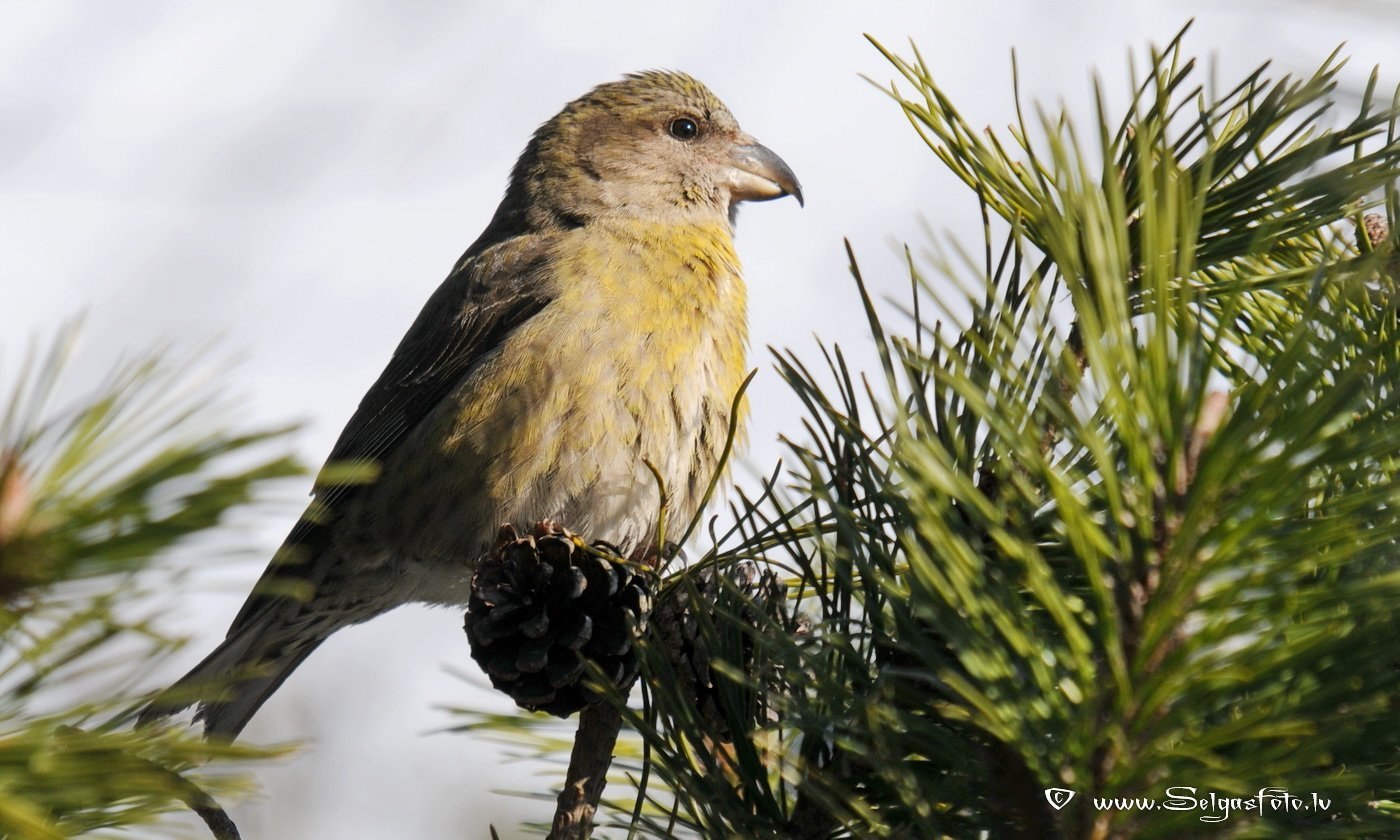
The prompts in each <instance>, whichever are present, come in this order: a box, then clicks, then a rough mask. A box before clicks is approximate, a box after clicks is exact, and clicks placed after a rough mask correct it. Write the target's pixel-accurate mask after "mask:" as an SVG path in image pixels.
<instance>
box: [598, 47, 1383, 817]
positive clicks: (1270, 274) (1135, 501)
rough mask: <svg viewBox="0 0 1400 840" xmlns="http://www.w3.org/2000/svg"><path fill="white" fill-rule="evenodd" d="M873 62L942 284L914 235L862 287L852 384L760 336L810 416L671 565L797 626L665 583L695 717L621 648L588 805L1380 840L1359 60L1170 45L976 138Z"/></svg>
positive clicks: (1377, 532) (1378, 618)
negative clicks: (761, 591)
mask: <svg viewBox="0 0 1400 840" xmlns="http://www.w3.org/2000/svg"><path fill="white" fill-rule="evenodd" d="M877 47H878V45H877ZM880 49H881V51H882V52H884V53H885V55H886V56H887V57H888V58H889V60H890V61H891V63H892V64H893V66H894V67H895V69H896V70H897V71H898V73H899V75H900V77H901V79H900V81H899V83H898V84H895V85H892V86H891V87H890V88H889V93H890V95H891V96H893V98H894V100H895V103H896V104H897V105H898V106H899V108H901V109H902V111H903V113H904V114H905V115H906V116H907V117H908V118H909V121H910V123H911V124H912V125H913V126H914V128H915V129H916V130H917V131H918V132H919V134H920V135H921V136H922V137H923V138H924V139H925V140H926V141H927V143H928V145H929V147H930V148H931V149H932V150H933V152H934V153H935V154H937V155H938V156H939V158H940V159H941V160H942V161H943V162H944V163H946V164H947V166H948V167H949V168H950V169H952V170H953V171H954V172H955V173H956V174H957V175H958V176H959V177H960V178H961V179H962V180H963V181H964V182H965V183H966V184H967V185H968V187H969V188H970V190H971V196H970V198H971V201H970V205H972V203H973V202H975V205H972V206H980V208H981V212H982V214H983V218H984V220H985V229H986V243H985V248H984V250H983V255H982V259H981V261H980V262H981V264H980V265H977V264H973V265H970V266H965V267H955V266H943V267H942V270H943V271H944V272H946V273H948V274H949V275H950V276H949V278H948V279H952V280H956V281H957V285H960V287H962V288H966V289H972V290H973V291H972V292H971V293H969V294H968V295H967V298H966V300H953V299H950V298H948V297H947V294H946V292H943V291H941V290H943V289H946V288H948V287H949V284H947V283H944V284H941V285H938V286H934V285H931V284H926V283H925V282H924V281H923V279H922V277H921V270H920V269H919V267H918V265H917V264H916V263H915V261H913V260H911V263H910V266H911V274H912V275H913V279H914V287H915V288H914V294H913V299H912V302H911V306H910V307H909V310H908V313H907V315H908V320H907V322H905V321H904V319H903V318H901V322H902V323H904V326H903V327H902V328H900V329H895V328H893V327H891V326H890V325H889V324H888V323H882V320H881V318H879V317H878V316H877V315H876V308H875V306H874V305H873V304H872V303H871V301H870V299H869V297H868V296H866V297H865V298H864V299H865V301H866V304H867V312H868V314H869V320H870V326H871V330H872V336H873V339H874V341H875V342H876V344H877V346H878V347H879V349H880V353H881V359H882V364H881V368H880V370H878V371H875V372H874V373H875V376H874V380H875V381H874V382H871V381H868V380H867V378H866V377H864V376H859V375H857V374H855V373H853V372H852V371H850V370H849V369H848V366H847V364H846V362H845V360H844V358H843V356H842V354H841V352H840V351H839V349H831V350H830V351H829V352H827V354H826V367H827V370H826V371H823V372H821V373H820V374H818V373H816V372H813V371H811V370H809V369H808V368H807V367H806V366H804V364H803V362H802V361H800V360H799V359H798V357H797V356H795V355H793V354H791V353H785V354H783V355H782V356H781V358H780V359H779V365H780V368H781V370H782V373H783V375H784V376H785V377H786V379H787V381H788V383H789V384H790V385H791V387H792V388H794V389H795V391H796V392H797V393H798V394H799V395H800V396H801V397H802V399H803V401H804V402H805V404H806V407H807V417H806V420H805V427H806V430H807V433H808V435H807V438H808V439H807V440H806V442H804V443H800V444H798V443H794V444H792V452H793V455H794V456H795V458H794V460H795V464H794V465H792V466H790V467H788V468H786V469H784V470H780V471H779V472H776V473H775V474H774V475H773V477H772V480H771V481H770V482H769V484H768V486H767V487H766V490H765V492H764V493H763V494H762V495H761V496H760V497H758V498H753V499H749V498H742V497H741V498H739V499H738V500H737V501H736V503H735V512H736V514H737V519H738V523H739V524H738V525H737V526H736V530H735V532H734V533H733V534H732V535H730V537H729V538H727V539H725V540H721V541H720V545H721V548H719V549H717V550H714V551H712V552H710V554H708V555H707V556H706V557H705V558H704V559H703V560H702V561H701V563H700V564H699V565H701V566H714V567H716V568H718V569H726V568H729V567H731V566H733V564H734V563H736V562H737V561H740V560H744V559H754V560H758V561H760V562H761V563H764V564H767V566H768V567H769V568H776V569H780V570H781V571H782V573H783V574H784V575H785V576H786V577H787V578H788V582H789V595H790V599H791V601H790V603H791V604H792V605H793V606H794V607H795V608H796V609H797V610H798V611H799V612H800V613H801V615H800V616H799V615H796V614H794V613H793V612H792V611H788V612H786V613H782V612H778V613H775V612H774V611H772V610H767V611H764V610H755V609H752V608H750V607H751V604H750V602H748V601H746V600H745V599H744V595H743V593H739V592H735V593H732V595H733V597H728V598H720V599H718V602H717V605H716V606H712V607H708V608H705V607H704V606H703V605H701V604H698V603H697V604H696V605H695V606H696V609H697V612H698V613H700V614H701V617H700V618H699V619H698V621H699V623H700V624H701V625H702V630H703V633H704V634H706V635H707V636H708V637H709V639H710V645H709V649H710V650H711V651H712V652H714V654H715V659H716V662H715V664H714V666H713V670H714V673H715V674H716V679H715V686H716V693H717V695H718V696H719V697H721V698H724V702H723V703H722V704H721V705H722V706H723V707H724V709H725V710H726V711H725V714H726V715H727V719H726V722H727V726H724V727H720V729H722V730H723V731H724V732H725V733H726V735H727V736H732V741H728V742H725V741H724V740H723V739H721V738H719V737H718V736H717V734H716V732H717V728H716V727H715V725H714V722H713V720H712V719H711V718H707V717H706V716H705V715H702V714H700V713H698V712H697V710H696V708H695V700H694V696H693V692H687V691H685V690H683V685H684V681H682V680H677V679H675V678H674V674H675V670H676V667H677V666H676V663H675V656H674V652H672V651H668V650H666V649H665V648H664V646H662V645H660V644H657V643H655V642H653V643H652V644H650V645H648V646H647V647H646V650H645V653H644V674H649V676H644V683H645V686H646V692H645V697H646V703H645V707H644V709H643V710H640V711H638V710H633V711H631V712H630V715H631V720H630V723H631V725H632V726H633V727H634V728H635V730H636V731H637V733H639V735H640V744H641V747H640V752H637V753H635V754H633V755H631V756H630V757H625V758H623V759H620V760H619V764H620V766H621V769H623V770H626V771H628V778H629V780H630V782H631V783H633V784H634V786H635V788H634V789H635V790H637V791H639V794H638V800H637V803H638V804H637V805H636V806H635V807H632V806H630V805H629V804H628V803H625V802H624V803H619V804H618V805H617V807H618V808H620V811H614V812H613V815H614V822H615V824H619V825H625V826H630V827H631V829H632V831H634V832H639V833H641V834H645V835H650V836H672V835H675V834H685V833H687V832H689V833H691V834H693V835H695V836H700V837H707V838H708V837H746V838H764V837H770V838H793V837H800V838H826V837H859V838H873V837H890V838H906V837H919V838H929V837H943V836H948V837H976V836H992V837H1043V836H1054V837H1065V838H1128V837H1134V838H1151V837H1162V838H1172V837H1185V836H1192V837H1201V836H1215V835H1231V836H1289V837H1294V836H1310V837H1325V836H1347V837H1354V836H1364V835H1371V836H1381V835H1386V836H1391V835H1393V833H1394V832H1396V831H1400V824H1397V822H1396V818H1395V814H1396V811H1397V807H1396V806H1395V805H1394V804H1392V803H1391V800H1392V799H1393V798H1395V796H1396V791H1397V789H1400V760H1398V759H1400V751H1398V750H1400V716H1398V715H1397V712H1396V702H1397V697H1400V658H1398V657H1397V655H1396V653H1395V639H1396V638H1400V610H1397V607H1400V562H1397V540H1398V539H1400V519H1398V518H1397V514H1396V502H1397V494H1396V489H1395V485H1394V481H1393V479H1394V476H1395V473H1396V468H1397V461H1396V453H1397V452H1400V423H1398V422H1397V411H1400V387H1397V386H1400V382H1397V377H1400V343H1397V341H1396V331H1397V328H1400V320H1397V303H1396V295H1395V292H1396V285H1397V283H1400V268H1397V258H1396V250H1395V249H1396V242H1397V238H1396V236H1395V235H1394V234H1393V233H1391V232H1390V231H1392V230H1393V229H1394V228H1393V226H1391V225H1388V221H1389V222H1393V221H1394V220H1395V219H1396V218H1397V216H1400V196H1397V177H1400V135H1397V116H1400V108H1397V105H1396V103H1395V102H1380V101H1378V100H1377V97H1376V90H1375V88H1376V83H1375V81H1374V79H1373V81H1372V83H1371V86H1370V87H1369V88H1368V89H1367V90H1366V91H1365V94H1364V96H1363V98H1362V102H1361V105H1360V107H1359V108H1357V109H1356V111H1355V113H1354V114H1347V115H1340V116H1339V115H1337V114H1336V113H1335V111H1336V110H1337V106H1335V105H1333V104H1332V102H1333V99H1332V97H1333V94H1334V92H1335V90H1336V84H1337V72H1338V69H1339V67H1340V63H1339V62H1338V61H1336V60H1329V61H1328V62H1327V63H1326V64H1325V65H1324V66H1323V67H1322V68H1321V69H1320V70H1319V71H1318V72H1317V73H1316V74H1314V75H1312V76H1311V77H1308V78H1303V79H1294V78H1290V77H1284V78H1280V79H1272V78H1270V77H1269V76H1268V75H1267V72H1266V69H1264V68H1261V69H1260V70H1258V71H1256V72H1255V73H1253V74H1251V75H1250V76H1249V77H1248V78H1246V79H1245V80H1244V81H1242V82H1241V83H1240V84H1239V85H1238V86H1236V87H1234V88H1233V89H1231V90H1229V92H1227V93H1225V94H1224V95H1221V96H1213V95H1210V94H1208V93H1207V92H1206V90H1204V89H1203V88H1202V87H1201V86H1200V84H1199V83H1198V82H1197V81H1196V78H1197V76H1198V75H1199V73H1197V72H1196V68H1195V66H1194V62H1192V61H1189V60H1186V59H1185V58H1184V57H1183V53H1182V49H1181V43H1180V36H1178V37H1177V39H1176V40H1173V41H1172V42H1171V43H1170V44H1169V45H1168V46H1167V48H1166V49H1165V50H1163V51H1161V52H1154V53H1153V55H1152V60H1151V62H1150V66H1149V67H1148V72H1147V75H1146V78H1145V79H1144V80H1142V81H1141V82H1140V83H1139V82H1135V83H1134V85H1133V91H1134V96H1133V98H1132V101H1131V106H1130V107H1129V108H1128V113H1127V114H1126V116H1124V117H1122V118H1110V117H1109V115H1108V113H1107V110H1108V106H1107V105H1105V104H1103V102H1104V100H1103V99H1102V97H1101V98H1100V100H1099V101H1100V106H1099V112H1098V115H1097V119H1096V120H1095V121H1094V123H1093V124H1092V125H1091V126H1090V128H1089V131H1088V132H1087V133H1083V132H1078V131H1076V129H1075V128H1074V126H1073V125H1072V124H1071V122H1070V121H1069V119H1068V118H1066V117H1064V116H1061V115H1041V116H1039V117H1038V118H1037V119H1036V120H1035V121H1034V122H1030V123H1028V122H1027V121H1025V120H1024V119H1023V118H1022V117H1021V116H1020V115H1018V117H1017V119H1018V127H1017V128H1016V129H1015V130H1014V131H1012V133H1011V135H1010V136H1009V137H998V136H997V135H995V134H992V133H989V132H983V131H979V130H974V129H973V128H972V127H971V126H969V125H968V124H966V123H965V122H964V121H963V120H962V119H961V118H960V117H959V116H958V113H957V111H956V110H955V108H954V107H953V104H952V102H951V101H950V99H949V98H948V96H947V95H946V94H945V93H944V92H943V91H942V90H941V89H940V88H939V87H938V86H937V84H936V83H935V81H934V79H933V77H932V73H931V71H930V69H929V67H928V66H927V65H926V64H925V63H924V62H923V60H922V59H921V58H919V57H918V55H917V53H915V56H914V58H913V59H912V60H908V59H904V58H900V57H898V56H896V55H895V54H893V53H891V52H888V51H886V50H884V48H883V47H880ZM1387 220H1388V221H1387ZM1358 231H1360V233H1358ZM852 271H853V273H854V274H855V276H856V279H857V281H858V282H860V279H861V278H860V273H859V271H858V269H857V268H856V267H855V263H854V260H853V261H852ZM864 288H865V287H864V284H861V289H862V295H863V296H864V294H865V293H864ZM930 309H933V310H938V311H941V312H944V313H947V312H958V311H968V310H969V309H970V311H971V313H972V314H971V315H970V316H969V317H967V318H964V319H963V320H962V322H960V323H957V324H956V325H955V326H954V328H945V327H943V326H941V325H940V324H937V323H930V322H929V321H928V320H927V317H926V313H927V312H928V311H929V310H930ZM692 574H694V569H693V568H692V569H690V570H685V571H683V572H680V573H678V574H677V575H675V576H674V578H673V584H672V585H673V587H675V588H677V589H678V590H684V589H685V588H686V587H689V588H690V590H691V591H692V592H694V591H695V590H694V586H693V585H692V584H690V583H689V576H690V575H692ZM618 702H621V699H620V698H619V699H618ZM1050 789H1061V792H1059V793H1055V792H1053V791H1052V792H1050V793H1047V791H1048V790H1050ZM1261 789H1281V790H1283V791H1286V792H1287V793H1286V794H1284V793H1279V792H1277V791H1276V792H1273V793H1270V794H1267V795H1266V796H1263V797H1260V796H1258V795H1257V794H1258V792H1259V791H1260V790H1261ZM1070 791H1072V792H1073V794H1074V795H1073V796H1072V797H1070V796H1069V795H1068V792H1070ZM613 792H614V793H615V792H616V788H614V789H613ZM984 832H985V833H984Z"/></svg>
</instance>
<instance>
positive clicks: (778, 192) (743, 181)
mask: <svg viewBox="0 0 1400 840" xmlns="http://www.w3.org/2000/svg"><path fill="white" fill-rule="evenodd" d="M729 165H730V168H729V200H730V202H731V203H738V202H740V201H768V200H769V199H773V198H782V197H783V196H785V195H790V196H792V197H793V198H795V199H797V203H798V204H799V205H800V204H802V185H801V184H799V183H797V176H796V175H794V174H793V172H792V169H790V168H789V167H788V165H787V164H786V163H784V162H783V159H782V158H780V157H778V156H777V155H776V154H774V153H773V150H772V149H769V148H768V147H767V146H763V145H760V144H758V143H756V142H754V140H753V138H752V137H743V138H741V139H740V143H739V145H737V146H735V147H734V148H733V150H732V151H731V152H730V155H729Z"/></svg>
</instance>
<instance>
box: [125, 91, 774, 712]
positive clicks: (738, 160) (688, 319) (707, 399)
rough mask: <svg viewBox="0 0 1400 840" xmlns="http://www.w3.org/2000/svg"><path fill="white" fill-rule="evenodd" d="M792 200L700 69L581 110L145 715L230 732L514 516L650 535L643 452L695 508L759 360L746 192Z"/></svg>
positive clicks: (448, 576)
mask: <svg viewBox="0 0 1400 840" xmlns="http://www.w3.org/2000/svg"><path fill="white" fill-rule="evenodd" d="M784 195H792V196H794V197H796V198H797V200H798V201H799V202H801V200H802V192H801V188H800V186H799V185H798V182H797V178H796V176H794V175H793V172H792V170H791V169H789V168H788V166H787V164H785V163H784V162H783V161H782V159H781V158H779V157H778V156H777V155H776V154H774V153H773V152H771V151H770V150H768V149H767V148H765V147H764V146H761V145H759V144H758V143H757V142H756V141H755V140H754V139H753V138H752V137H750V136H748V135H747V134H744V133H743V132H742V131H741V130H740V129H739V124H738V123H737V122H736V121H735V119H734V117H733V116H732V115H731V114H730V113H729V110H728V109H727V108H725V106H724V104H723V103H721V102H720V101H719V99H717V98H716V97H715V96H714V94H712V93H711V92H710V91H709V90H708V89H707V88H706V87H705V86H704V85H702V84H701V83H700V82H698V81H696V80H695V79H693V78H691V77H690V76H687V75H684V74H682V73H674V72H658V71H653V72H646V73H639V74H635V75H631V76H628V77H626V78H624V79H622V80H621V81H617V82H613V83H609V84H604V85H601V86H599V87H597V88H595V89H593V90H592V91H590V92H589V93H587V94H585V95H584V96H582V97H581V98H579V99H577V100H575V101H573V102H571V103H569V104H568V105H567V106H566V107H565V108H564V110H563V111H561V112H560V113H559V114H558V115H557V116H555V117H554V118H553V119H551V120H549V121H548V122H546V123H545V124H544V125H543V126H541V127H540V129H539V130H538V131H536V132H535V134H534V136H533V138H532V139H531V140H530V142H529V144H528V145H527V146H526V148H525V151H524V153H523V154H521V156H520V159H519V161H518V162H517V163H516V164H515V168H514V170H513V171H512V173H511V178H510V184H509V187H508V188H507V190H506V193H505V197H504V199H503V200H502V201H501V204H500V207H499V208H498V209H497V210H496V213H495V215H494V216H493V217H492V219H491V221H490V223H489V224H488V225H487V226H486V230H485V231H484V232H483V233H482V234H481V236H480V237H479V238H478V239H477V240H476V242H475V243H474V244H472V246H471V247H470V248H468V249H467V251H466V253H465V254H464V255H463V256H462V258H461V259H460V260H458V261H457V264H456V266H455V267H454V268H453V269H452V272H451V273H450V274H449V275H448V277H447V279H446V280H445V281H444V282H443V283H442V285H441V286H439V287H438V289H437V291H435V292H434V293H433V295H432V297H430V298H429V299H428V302H427V304H426V305H425V306H424V307H423V310H422V312H420V313H419V315H418V318H417V320H416V321H414V323H413V325H412V326H411V327H410V328H409V330H408V333H407V334H406V335H405V336H404V338H403V340H402V341H401V342H400V343H399V346H398V348H397V349H396V350H395V351H394V355H393V358H392V359H391V360H390V361H389V364H388V366H387V367H386V368H385V370H384V372H383V373H382V374H381V375H380V377H379V379H378V381H376V382H375V383H374V385H373V386H371V387H370V389H369V392H368V393H366V394H365V396H364V398H363V399H362V400H361V402H360V405H359V408H358V410H357V411H356V412H355V414H354V416H353V417H351V418H350V422H349V423H348V424H347V425H346V427H345V430H344V431H343V432H342V433H341V435H340V438H339V440H338V441H337V442H336V444H335V446H334V448H333V449H332V450H331V453H330V457H329V459H328V460H327V463H326V466H325V467H324V468H323V469H322V471H321V473H320V474H319V475H318V477H317V480H316V484H315V487H314V490H313V501H312V502H311V504H310V505H309V507H308V508H307V510H306V512H305V513H304V514H303V515H302V517H301V518H300V520H299V521H298V522H297V524H296V525H295V527H294V528H293V529H292V531H291V533H290V535H289V536H288V537H287V539H286V541H285V542H284V544H283V545H282V548H281V549H280V550H279V551H278V553H277V555H276V557H275V558H274V559H273V562H272V563H271V564H270V565H269V567H268V569H267V571H266V572H265V573H264V574H263V577H262V579H261V580H260V581H259V583H258V585H257V586H256V588H255V589H254V590H253V593H252V594H251V595H250V596H249V597H248V600H247V602H246V603H245V604H244V605H243V608H242V610H241V611H240V612H239V613H238V615H237V617H236V618H235V619H234V620H233V625H232V626H231V627H230V628H229V631H228V635H227V637H226V638H225V640H224V641H223V643H222V644H220V645H219V647H218V648H217V649H216V650H214V652H213V653H211V654H210V655H209V656H208V657H206V658H205V659H204V661H203V662H201V663H200V664H199V665H197V666H196V667H195V668H194V670H192V671H191V672H190V673H189V674H187V675H186V676H185V677H183V678H182V679H181V680H180V681H179V682H177V683H176V684H175V685H173V686H172V687H170V688H169V689H167V690H166V691H165V692H164V693H162V694H161V695H159V696H157V697H156V699H155V700H154V701H153V702H152V703H151V705H150V706H149V707H148V708H147V709H146V710H145V711H144V712H143V714H142V719H143V720H149V719H151V718H153V717H159V716H162V715H166V714H170V713H173V712H175V711H178V710H180V709H182V708H185V707H187V706H189V705H192V704H196V703H197V704H199V711H198V715H197V717H198V718H200V719H202V720H203V722H204V726H205V732H206V733H207V734H208V735H211V736H217V737H222V738H234V737H236V736H237V735H238V733H239V732H240V731H241V730H242V729H243V727H244V726H245V725H246V724H247V723H248V721H249V719H250V718H251V717H252V716H253V714H254V713H255V712H257V710H258V708H259V707H260V706H262V704H263V703H264V702H265V701H266V700H267V699H268V698H269V697H270V696H271V695H272V694H273V692H275V691H276V690H277V688H278V687H279V686H280V685H281V684H282V682H283V681H284V680H286V679H287V677H288V675H290V674H291V673H292V671H293V670H294V669H295V668H296V667H297V666H298V665H299V664H300V663H301V662H302V661H303V660H305V659H306V657H307V656H309V655H310V654H311V652H312V651H314V650H315V649H316V647H317V646H318V645H319V644H320V643H321V642H323V641H324V640H325V639H326V638H327V637H329V636H330V635H331V634H332V633H334V632H335V631H336V630H339V629H340V628H342V627H346V626H348V625H351V624H356V623H359V622H363V621H366V620H368V619H371V618H373V617H375V616H376V615H379V614H381V613H384V612H386V611H388V610H391V609H393V608H394V607H397V606H399V605H401V604H405V603H409V602H425V603H429V604H441V605H462V604H465V603H466V602H467V600H468V597H469V595H470V588H471V578H472V572H473V570H474V568H475V566H476V564H477V561H478V560H479V559H480V558H481V557H482V556H483V555H484V554H485V553H486V552H488V551H489V550H490V546H491V543H492V541H493V537H494V535H495V534H496V532H497V530H498V529H499V527H500V526H501V524H502V523H514V524H516V525H518V526H521V527H522V528H523V527H527V526H528V525H529V524H530V523H533V522H536V521H538V520H541V519H552V520H555V521H557V522H560V523H563V524H566V525H568V526H569V527H570V528H571V529H572V530H574V531H576V532H579V533H585V534H588V535H590V536H596V537H598V538H605V539H608V540H610V541H611V542H613V543H615V544H617V545H619V546H620V547H622V548H623V549H624V550H628V549H629V548H630V547H633V546H637V545H640V544H642V542H643V541H644V540H647V539H649V538H652V537H654V536H655V535H654V529H655V527H656V522H657V509H658V504H657V493H656V482H655V479H654V477H653V476H652V474H651V472H650V469H651V467H654V468H655V469H656V470H657V472H658V473H659V474H660V476H661V478H662V480H663V481H664V483H665V486H666V488H667V489H668V492H669V494H670V503H671V510H672V514H671V516H672V519H673V520H679V521H687V520H689V519H690V518H691V517H692V516H693V515H694V514H695V513H696V512H697V508H698V506H699V505H700V503H701V496H702V493H703V490H704V488H705V487H706V486H707V484H708V483H709V481H710V479H711V478H712V476H713V475H714V473H715V471H716V470H717V469H719V467H720V465H719V458H720V453H721V451H722V449H723V446H724V443H725V440H726V438H727V433H728V429H729V425H730V420H731V418H730V416H729V415H730V413H731V409H732V405H733V402H734V397H735V395H736V392H737V391H738V389H739V387H740V385H741V382H742V380H743V378H744V375H745V371H746V362H745V346H746V342H747V323H746V311H745V289H744V280H743V278H742V276H741V274H740V270H739V258H738V256H737V255H736V254H735V251H734V242H733V236H734V223H735V217H736V208H737V206H738V204H739V203H740V202H742V201H754V200H757V201H761V200H766V199H772V198H778V197H780V196H784ZM648 465H650V466H648Z"/></svg>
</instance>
